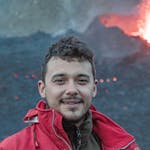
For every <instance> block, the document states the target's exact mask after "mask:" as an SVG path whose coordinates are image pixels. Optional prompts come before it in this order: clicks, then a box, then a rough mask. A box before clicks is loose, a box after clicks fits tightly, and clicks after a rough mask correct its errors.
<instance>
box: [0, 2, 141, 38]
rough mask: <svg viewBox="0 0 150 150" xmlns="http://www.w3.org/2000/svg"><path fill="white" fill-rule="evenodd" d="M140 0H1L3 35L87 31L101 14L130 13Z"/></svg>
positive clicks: (0, 16) (0, 31) (0, 32)
mask: <svg viewBox="0 0 150 150" xmlns="http://www.w3.org/2000/svg"><path fill="white" fill-rule="evenodd" d="M138 3H139V0H126V1H120V0H113V1H112V0H92V1H91V0H84V1H80V0H76V1H73V0H55V1H53V0H42V1H41V0H26V1H24V0H12V1H9V0H1V1H0V18H1V21H0V35H1V36H7V37H11V36H26V35H29V34H32V33H34V32H37V31H43V32H46V33H52V34H58V33H63V32H65V31H66V30H68V29H73V30H75V31H78V32H83V31H85V29H86V28H87V27H88V25H89V23H90V22H91V21H92V20H93V18H94V17H95V16H97V15H100V14H103V13H112V12H113V13H123V14H125V13H130V12H132V11H133V10H135V8H136V5H137V4H138Z"/></svg>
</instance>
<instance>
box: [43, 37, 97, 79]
mask: <svg viewBox="0 0 150 150" xmlns="http://www.w3.org/2000/svg"><path fill="white" fill-rule="evenodd" d="M52 57H59V58H61V59H63V60H67V61H73V60H74V59H75V60H77V61H80V62H82V61H89V62H90V64H91V66H92V73H93V77H94V79H95V74H96V73H95V64H94V55H93V52H92V50H91V49H90V48H88V47H87V45H86V43H84V42H82V41H80V40H79V39H78V38H76V37H73V36H71V37H67V38H61V39H60V40H59V41H57V42H56V43H55V44H53V45H52V46H51V47H49V50H48V53H47V54H46V55H45V58H44V62H43V64H42V70H41V76H42V80H43V81H45V75H46V72H47V63H48V62H49V60H50V59H51V58H52Z"/></svg>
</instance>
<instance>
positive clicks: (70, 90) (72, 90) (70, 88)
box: [66, 81, 78, 96]
mask: <svg viewBox="0 0 150 150" xmlns="http://www.w3.org/2000/svg"><path fill="white" fill-rule="evenodd" d="M77 94H78V89H77V86H76V84H75V83H74V82H73V81H70V82H69V83H68V84H67V88H66V95H69V96H76V95H77Z"/></svg>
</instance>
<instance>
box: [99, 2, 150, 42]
mask: <svg viewBox="0 0 150 150" xmlns="http://www.w3.org/2000/svg"><path fill="white" fill-rule="evenodd" d="M99 21H100V22H101V23H102V24H104V25H105V26H106V27H114V26H116V27H119V28H120V29H121V30H122V31H123V32H124V33H125V34H127V35H129V36H139V37H140V38H142V39H143V40H145V41H147V43H149V44H150V1H149V0H142V1H141V3H140V4H139V5H138V6H137V12H136V14H135V13H134V14H130V15H121V14H103V15H101V16H100V17H99Z"/></svg>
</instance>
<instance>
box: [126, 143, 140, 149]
mask: <svg viewBox="0 0 150 150" xmlns="http://www.w3.org/2000/svg"><path fill="white" fill-rule="evenodd" d="M125 150H141V149H140V147H139V146H138V145H137V143H136V142H133V143H132V144H131V145H130V146H128V147H127V148H126V149H125Z"/></svg>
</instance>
